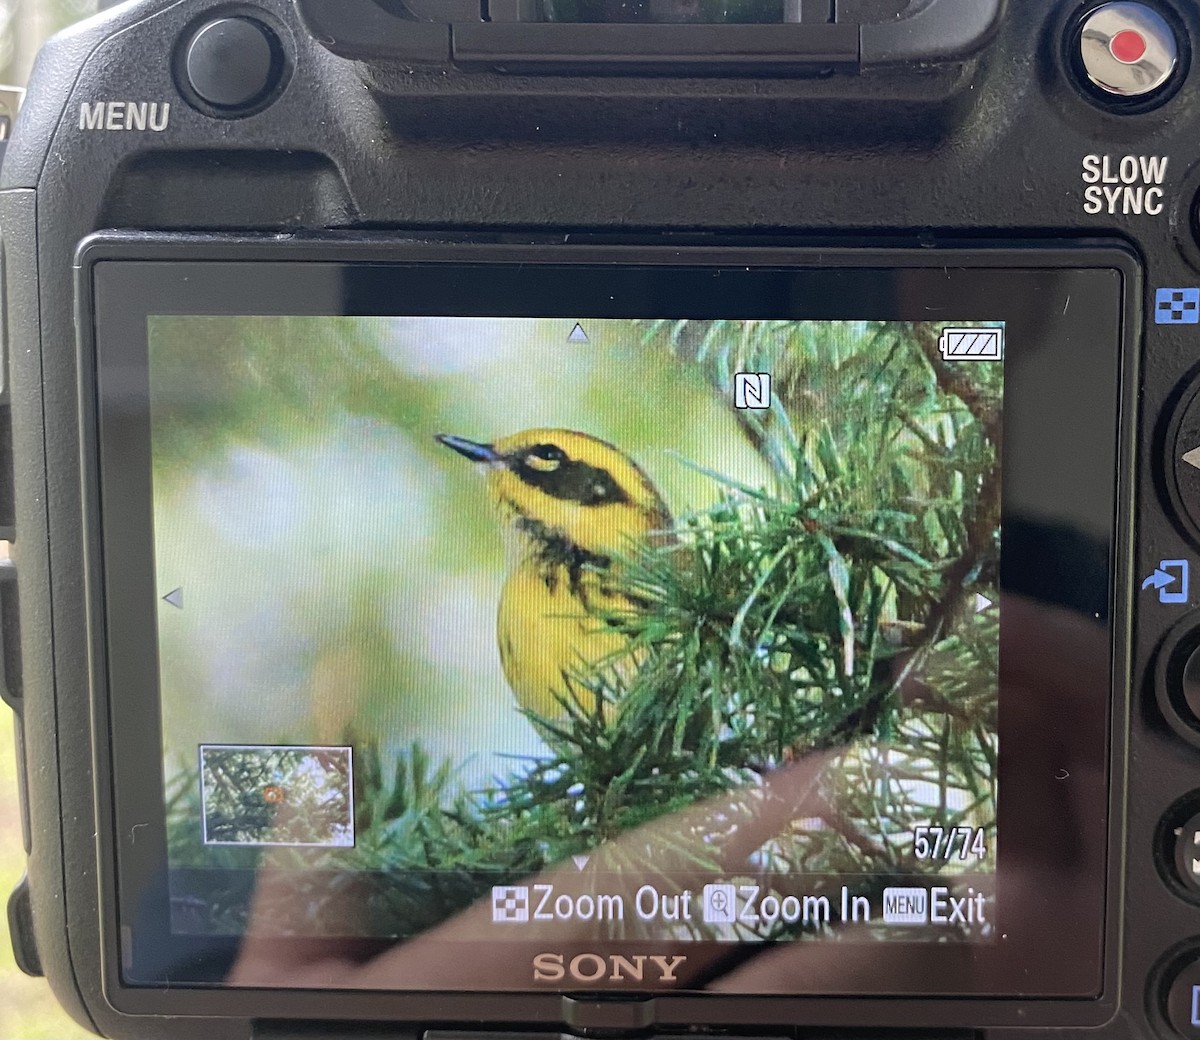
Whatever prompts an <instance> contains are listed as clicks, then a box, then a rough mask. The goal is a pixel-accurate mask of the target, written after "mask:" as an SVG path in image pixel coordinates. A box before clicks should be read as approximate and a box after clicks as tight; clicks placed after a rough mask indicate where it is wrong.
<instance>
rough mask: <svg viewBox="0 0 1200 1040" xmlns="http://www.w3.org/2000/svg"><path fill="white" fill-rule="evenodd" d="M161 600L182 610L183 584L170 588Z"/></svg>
mask: <svg viewBox="0 0 1200 1040" xmlns="http://www.w3.org/2000/svg"><path fill="white" fill-rule="evenodd" d="M163 600H164V601H166V602H167V603H170V604H171V606H173V607H174V608H175V609H176V610H183V586H182V585H181V586H180V587H179V588H177V589H172V590H171V591H170V592H168V593H167V594H166V595H165V596H163Z"/></svg>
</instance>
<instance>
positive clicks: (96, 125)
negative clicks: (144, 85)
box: [79, 101, 171, 134]
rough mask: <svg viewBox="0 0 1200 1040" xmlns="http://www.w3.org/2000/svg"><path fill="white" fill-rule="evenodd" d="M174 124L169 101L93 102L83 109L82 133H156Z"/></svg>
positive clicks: (81, 108) (80, 108)
mask: <svg viewBox="0 0 1200 1040" xmlns="http://www.w3.org/2000/svg"><path fill="white" fill-rule="evenodd" d="M170 122H171V103H170V102H169V101H163V102H158V101H92V102H87V101H85V102H83V104H81V105H80V106H79V129H80V130H153V131H154V132H155V133H156V134H161V133H162V132H163V131H164V130H165V129H166V128H167V125H168V124H169V123H170Z"/></svg>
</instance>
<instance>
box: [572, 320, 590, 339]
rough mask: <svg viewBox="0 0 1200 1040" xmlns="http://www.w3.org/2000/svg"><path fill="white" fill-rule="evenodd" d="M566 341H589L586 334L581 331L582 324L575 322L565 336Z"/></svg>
mask: <svg viewBox="0 0 1200 1040" xmlns="http://www.w3.org/2000/svg"><path fill="white" fill-rule="evenodd" d="M567 342H568V343H590V342H591V340H590V339H588V334H587V333H586V332H584V331H583V326H582V325H578V324H577V325H576V326H575V328H573V329H572V330H571V335H569V336H568V337H567Z"/></svg>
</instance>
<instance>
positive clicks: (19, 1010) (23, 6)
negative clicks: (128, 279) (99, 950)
mask: <svg viewBox="0 0 1200 1040" xmlns="http://www.w3.org/2000/svg"><path fill="white" fill-rule="evenodd" d="M96 8H97V0H0V82H4V83H7V84H13V85H16V86H24V85H25V84H26V82H27V80H28V77H29V69H30V67H31V66H32V64H33V58H34V55H35V54H36V53H37V49H38V48H39V47H40V46H41V44H42V41H43V40H45V39H46V37H48V36H50V35H51V34H52V33H54V32H57V31H58V30H59V29H61V28H63V27H64V26H67V25H69V24H71V23H72V22H75V21H78V20H79V19H81V18H86V17H88V16H90V15H92V14H94V13H95V12H96ZM24 860H25V854H24V851H23V850H22V848H21V834H20V820H19V817H18V815H17V788H16V768H15V762H14V755H13V734H12V718H11V716H10V715H9V713H8V711H7V710H0V898H5V899H6V898H7V895H8V892H9V891H10V890H11V889H12V887H13V885H15V884H16V882H17V880H18V879H19V878H20V876H21V872H22V871H23V870H24ZM90 1035H91V1034H90V1033H86V1032H85V1031H84V1030H82V1029H80V1028H79V1027H78V1026H77V1025H75V1023H74V1022H72V1021H71V1020H70V1019H69V1018H67V1016H66V1015H65V1014H63V1012H62V1011H61V1010H59V1007H58V1005H57V1004H56V1003H55V1002H54V998H53V997H52V996H51V994H50V987H49V986H48V985H47V984H46V983H45V982H44V981H43V980H42V979H30V978H26V977H25V976H24V975H22V974H21V973H20V972H19V971H18V970H17V966H16V964H15V963H14V962H13V958H12V948H11V946H10V944H9V938H8V920H7V917H6V915H4V914H0V1040H41V1038H43V1037H45V1038H54V1040H70V1038H72V1037H83V1036H90Z"/></svg>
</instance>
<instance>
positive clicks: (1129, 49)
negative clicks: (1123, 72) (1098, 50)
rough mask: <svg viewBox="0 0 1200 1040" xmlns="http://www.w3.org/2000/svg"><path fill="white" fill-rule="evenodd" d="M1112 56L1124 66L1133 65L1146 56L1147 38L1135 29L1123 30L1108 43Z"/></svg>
mask: <svg viewBox="0 0 1200 1040" xmlns="http://www.w3.org/2000/svg"><path fill="white" fill-rule="evenodd" d="M1108 49H1109V51H1111V52H1112V56H1113V57H1114V58H1116V59H1117V61H1119V62H1121V63H1122V64H1124V65H1133V64H1135V63H1136V62H1139V61H1141V60H1142V59H1143V58H1144V57H1145V56H1146V50H1147V45H1146V38H1145V37H1144V36H1142V34H1141V33H1139V32H1136V31H1134V30H1133V29H1123V30H1122V31H1121V32H1119V33H1117V35H1116V36H1114V37H1113V38H1112V39H1111V40H1109V42H1108Z"/></svg>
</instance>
